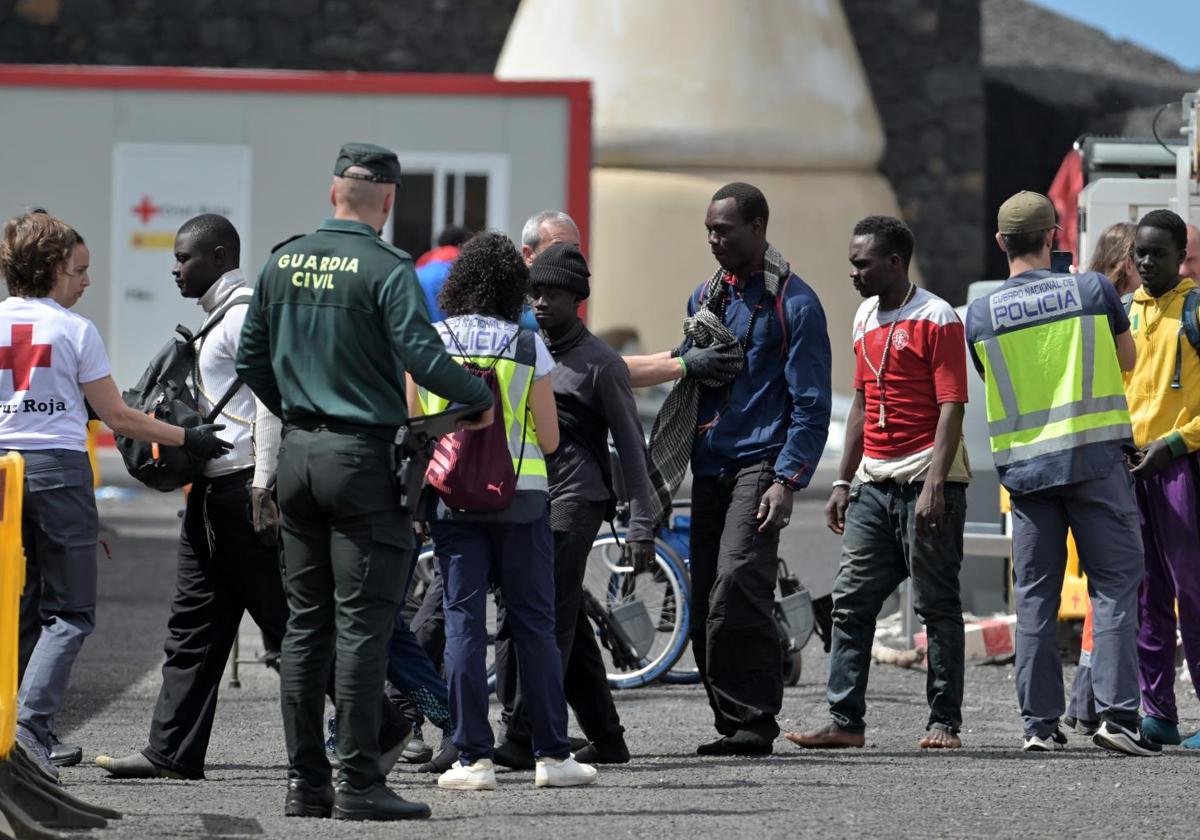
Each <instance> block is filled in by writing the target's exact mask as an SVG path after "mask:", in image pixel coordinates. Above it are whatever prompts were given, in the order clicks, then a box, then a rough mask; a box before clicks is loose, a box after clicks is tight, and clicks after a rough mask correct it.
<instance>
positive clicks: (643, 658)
mask: <svg viewBox="0 0 1200 840" xmlns="http://www.w3.org/2000/svg"><path fill="white" fill-rule="evenodd" d="M623 543H624V540H623V539H620V540H619V539H618V538H616V537H614V536H613V535H612V534H608V535H605V536H600V537H597V538H596V540H595V542H593V543H592V550H591V553H590V554H589V555H588V563H587V569H586V571H585V572H584V578H583V588H584V600H585V606H586V608H587V610H588V615H589V618H590V619H591V621H592V625H593V629H594V630H595V632H596V634H597V635H598V637H599V641H600V655H601V656H602V657H603V659H604V663H605V671H606V672H607V674H608V684H609V685H610V686H612V687H613V688H637V687H639V686H643V685H646V684H648V683H651V682H653V681H654V680H656V679H659V678H660V677H661V676H662V675H663V674H665V673H666V672H667V671H668V670H670V668H671V666H672V665H673V664H675V662H676V660H678V659H679V657H680V655H682V653H683V650H684V648H685V647H686V646H687V638H688V624H689V622H688V619H689V614H690V613H689V598H690V587H689V583H688V578H687V572H685V571H684V568H683V564H682V563H681V562H680V561H679V559H678V558H677V557H676V556H675V553H674V552H673V551H671V549H670V548H668V547H667V546H665V545H663V544H662V543H661V542H658V541H656V542H655V544H654V554H655V562H654V565H653V566H652V567H651V568H650V569H649V570H648V571H646V572H642V573H640V574H635V573H634V570H633V568H632V567H631V566H628V565H626V564H625V558H624V553H623V551H622V545H623Z"/></svg>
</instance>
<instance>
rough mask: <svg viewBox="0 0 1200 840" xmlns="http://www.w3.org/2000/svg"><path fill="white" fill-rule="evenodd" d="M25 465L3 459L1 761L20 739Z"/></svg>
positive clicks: (0, 521) (17, 459) (0, 506)
mask: <svg viewBox="0 0 1200 840" xmlns="http://www.w3.org/2000/svg"><path fill="white" fill-rule="evenodd" d="M24 484H25V461H24V460H23V459H22V458H21V456H20V455H18V454H16V453H15V452H10V453H9V454H7V455H4V456H3V457H0V761H2V760H4V759H6V758H8V755H9V753H11V752H12V748H13V742H14V741H15V740H16V737H17V634H18V633H19V632H20V620H19V614H20V610H21V590H22V589H24V588H25V552H24V550H23V549H22V548H21V500H22V499H23V498H24V489H23V488H24Z"/></svg>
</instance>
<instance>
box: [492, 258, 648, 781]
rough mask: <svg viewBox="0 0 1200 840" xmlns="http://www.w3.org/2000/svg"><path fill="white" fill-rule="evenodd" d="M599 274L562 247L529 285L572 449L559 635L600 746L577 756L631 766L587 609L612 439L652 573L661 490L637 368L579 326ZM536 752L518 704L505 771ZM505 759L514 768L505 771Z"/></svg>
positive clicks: (559, 459)
mask: <svg viewBox="0 0 1200 840" xmlns="http://www.w3.org/2000/svg"><path fill="white" fill-rule="evenodd" d="M589 275H590V272H589V271H588V266H587V261H586V260H585V259H584V257H583V254H581V253H580V251H579V248H578V246H576V245H574V244H571V243H566V242H557V243H555V244H553V245H550V246H549V247H548V248H546V249H545V250H544V251H542V252H541V253H540V254H538V256H537V259H536V260H534V261H533V264H532V265H531V266H530V269H529V285H530V288H531V290H532V297H533V314H534V317H536V318H537V321H538V325H539V326H540V327H541V328H542V335H543V336H544V337H545V339H546V344H547V346H548V347H549V348H550V353H551V355H552V356H554V361H555V363H556V364H555V368H554V372H553V374H552V378H553V382H554V397H555V403H556V404H557V407H558V421H559V429H560V431H561V433H562V441H561V443H560V444H559V447H558V449H557V450H556V451H555V452H554V453H553V454H552V455H550V456H548V457H547V459H546V467H547V470H548V472H549V477H550V499H551V502H550V527H551V528H552V529H553V531H554V578H555V580H554V584H555V598H556V604H555V606H556V612H557V616H558V619H557V625H556V634H557V637H558V647H559V650H560V651H561V653H562V656H563V688H564V690H565V692H566V695H567V702H568V703H569V704H570V706H571V708H572V709H573V710H574V711H575V716H576V718H577V719H578V720H579V725H580V728H581V729H583V733H584V735H585V736H586V737H587V739H588V741H589V742H590V743H589V744H588V746H586V747H584V748H582V749H581V750H579V751H577V752H576V753H575V757H576V759H577V760H578V761H589V762H595V763H599V764H622V763H625V762H627V761H628V760H629V750H628V748H627V747H626V745H625V737H624V729H623V727H622V726H621V719H620V717H619V716H618V715H617V710H616V707H615V705H614V704H613V699H612V692H611V690H610V689H609V687H608V679H607V676H606V674H605V668H604V662H603V660H602V659H601V658H600V649H599V647H598V645H597V643H596V634H595V633H594V632H593V631H592V627H591V624H590V623H589V621H588V618H587V615H586V613H585V612H584V607H583V576H584V571H585V570H586V568H587V561H588V553H589V552H590V550H591V547H592V542H593V541H594V540H595V538H596V534H597V533H598V532H599V530H600V526H601V524H602V523H603V522H604V520H605V519H606V518H607V516H608V510H609V505H610V502H611V500H612V497H613V493H612V476H611V475H610V464H609V458H608V435H609V432H610V431H611V432H612V438H613V442H614V444H615V445H616V447H617V452H618V454H619V455H620V458H621V468H622V472H623V475H624V478H625V484H626V486H627V487H628V489H629V494H630V499H631V507H632V519H631V522H630V525H629V535H628V542H627V543H626V545H627V546H628V548H627V551H628V553H629V555H630V558H629V559H630V561H631V562H632V563H633V564H634V565H635V566H637V567H638V568H647V567H649V566H650V564H651V563H653V561H654V525H653V521H652V515H653V514H652V510H653V508H652V504H651V497H652V495H653V489H652V487H651V484H650V477H649V475H648V473H647V469H646V443H645V436H644V434H643V431H642V426H641V423H640V421H639V419H638V413H637V406H636V405H635V404H634V401H633V392H632V390H631V389H630V385H629V369H628V368H627V367H626V366H625V363H624V362H623V361H622V360H621V357H620V356H619V355H617V353H616V352H615V351H614V350H613V349H612V348H610V347H609V346H608V345H606V344H605V343H604V342H603V341H601V340H600V339H598V338H596V337H595V336H594V335H592V334H591V333H590V332H589V331H588V329H587V327H586V326H585V325H584V323H583V321H581V320H580V319H579V315H578V309H579V304H580V303H581V302H582V301H584V300H586V299H587V297H588V294H589V293H590V287H589V284H588V277H589ZM528 745H529V724H528V720H527V717H526V713H525V712H524V709H523V704H522V703H521V702H520V701H518V703H517V706H516V709H514V711H513V716H512V719H511V720H510V721H509V725H508V731H507V733H506V738H505V743H503V744H502V745H501V746H500V747H499V748H498V749H497V759H498V763H506V764H507V763H511V764H521V763H522V762H521V759H522V758H526V756H525V755H524V754H523V753H525V752H528V750H529V746H528ZM502 752H503V753H505V755H504V756H501V755H500V754H501V753H502ZM518 753H521V754H520V755H518ZM502 757H503V758H504V759H507V760H506V761H504V762H500V761H499V759H500V758H502ZM530 760H531V757H530Z"/></svg>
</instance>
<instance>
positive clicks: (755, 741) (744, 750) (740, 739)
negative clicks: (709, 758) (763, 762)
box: [696, 729, 773, 755]
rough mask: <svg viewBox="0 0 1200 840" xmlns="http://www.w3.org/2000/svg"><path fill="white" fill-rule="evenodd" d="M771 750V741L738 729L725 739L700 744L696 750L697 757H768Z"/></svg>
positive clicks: (754, 733)
mask: <svg viewBox="0 0 1200 840" xmlns="http://www.w3.org/2000/svg"><path fill="white" fill-rule="evenodd" d="M772 749H773V744H772V740H771V739H769V738H767V737H766V736H763V735H759V734H758V733H757V732H751V731H749V730H748V729H739V730H738V731H737V732H735V733H733V734H732V735H729V736H727V737H725V738H718V739H717V740H715V741H713V742H712V743H710V744H701V745H700V746H699V747H697V748H696V754H697V755H770V754H771V751H772Z"/></svg>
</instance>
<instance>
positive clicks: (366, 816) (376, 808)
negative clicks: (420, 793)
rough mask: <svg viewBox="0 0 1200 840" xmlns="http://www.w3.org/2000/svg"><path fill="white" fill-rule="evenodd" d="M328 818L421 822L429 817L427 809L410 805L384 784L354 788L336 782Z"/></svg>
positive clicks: (420, 804) (427, 807)
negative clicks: (331, 808)
mask: <svg viewBox="0 0 1200 840" xmlns="http://www.w3.org/2000/svg"><path fill="white" fill-rule="evenodd" d="M330 816H332V817H333V818H334V819H335V820H423V819H428V817H429V806H428V805H426V804H425V803H424V802H409V801H408V800H407V799H405V798H404V797H402V796H400V795H399V794H398V793H396V792H395V791H392V790H390V789H389V788H388V787H387V786H386V785H383V784H374V785H369V786H367V787H365V788H355V787H352V786H350V784H348V783H347V782H338V785H337V787H336V788H335V789H334V795H333V812H332V814H331V815H330Z"/></svg>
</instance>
